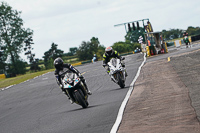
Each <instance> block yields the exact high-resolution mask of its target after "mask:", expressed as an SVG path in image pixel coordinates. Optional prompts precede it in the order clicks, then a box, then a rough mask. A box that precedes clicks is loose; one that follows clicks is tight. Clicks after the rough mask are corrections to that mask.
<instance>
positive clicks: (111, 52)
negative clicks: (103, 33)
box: [103, 46, 128, 76]
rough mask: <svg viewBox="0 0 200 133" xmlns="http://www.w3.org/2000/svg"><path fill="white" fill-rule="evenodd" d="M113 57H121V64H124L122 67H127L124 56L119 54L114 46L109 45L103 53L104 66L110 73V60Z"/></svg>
mask: <svg viewBox="0 0 200 133" xmlns="http://www.w3.org/2000/svg"><path fill="white" fill-rule="evenodd" d="M112 58H118V59H120V61H121V64H122V67H125V63H124V61H123V60H124V59H125V58H124V57H122V56H120V55H119V54H118V52H117V51H114V50H113V49H112V47H110V46H109V47H107V48H106V49H105V53H104V54H103V67H104V68H105V69H106V70H107V73H109V72H110V69H109V67H108V62H109V61H110V60H111V59H112ZM126 76H128V75H127V73H126Z"/></svg>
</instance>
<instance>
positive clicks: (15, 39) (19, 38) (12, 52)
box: [0, 2, 33, 74]
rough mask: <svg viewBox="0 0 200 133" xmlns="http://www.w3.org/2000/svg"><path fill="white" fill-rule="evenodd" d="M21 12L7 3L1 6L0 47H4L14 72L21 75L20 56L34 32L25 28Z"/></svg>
mask: <svg viewBox="0 0 200 133" xmlns="http://www.w3.org/2000/svg"><path fill="white" fill-rule="evenodd" d="M20 14H21V12H18V11H17V10H13V9H12V7H11V6H9V5H8V4H7V3H4V2H2V3H1V5H0V46H1V47H4V54H5V56H6V57H8V58H10V61H11V63H12V68H13V69H12V72H13V73H16V74H19V73H20V72H22V71H21V70H20V69H24V68H22V66H20V65H19V62H21V61H20V56H19V54H20V53H21V52H22V49H23V42H24V40H25V38H26V37H28V36H29V35H32V34H33V31H32V30H30V29H29V28H28V29H25V28H23V27H22V26H23V20H22V19H21V17H20Z"/></svg>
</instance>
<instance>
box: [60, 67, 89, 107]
mask: <svg viewBox="0 0 200 133" xmlns="http://www.w3.org/2000/svg"><path fill="white" fill-rule="evenodd" d="M60 75H61V82H62V84H63V88H64V90H65V91H66V95H68V96H69V97H70V99H71V100H72V101H73V102H75V103H76V104H78V105H80V106H82V107H83V108H87V107H88V105H89V103H88V94H87V91H86V87H85V85H84V84H83V82H82V81H81V79H80V78H79V76H78V75H77V74H76V73H73V72H71V71H68V70H67V71H61V73H60Z"/></svg>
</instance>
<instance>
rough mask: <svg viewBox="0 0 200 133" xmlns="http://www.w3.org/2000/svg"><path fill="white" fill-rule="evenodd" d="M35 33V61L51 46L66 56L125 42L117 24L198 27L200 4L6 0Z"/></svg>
mask: <svg viewBox="0 0 200 133" xmlns="http://www.w3.org/2000/svg"><path fill="white" fill-rule="evenodd" d="M6 2H7V3H8V5H10V6H11V7H12V8H13V9H14V10H17V11H22V14H21V18H22V19H23V21H24V28H30V29H32V30H33V31H34V35H33V42H34V43H35V44H34V46H33V48H34V53H35V54H36V58H40V59H42V56H44V52H46V51H48V50H49V49H50V47H51V44H52V43H56V44H58V49H61V50H63V51H64V52H65V53H67V52H69V48H71V47H79V46H80V45H81V43H82V41H89V40H90V39H91V38H92V37H97V38H98V39H99V41H100V43H101V44H103V45H104V46H111V45H113V43H115V42H118V41H124V36H125V34H126V31H125V27H124V26H119V27H114V25H116V24H121V23H125V22H131V21H136V20H141V19H146V18H149V20H150V22H151V24H152V27H153V30H154V31H162V30H163V29H166V30H169V29H173V28H179V29H184V30H186V29H187V27H188V26H194V27H197V26H200V0H6Z"/></svg>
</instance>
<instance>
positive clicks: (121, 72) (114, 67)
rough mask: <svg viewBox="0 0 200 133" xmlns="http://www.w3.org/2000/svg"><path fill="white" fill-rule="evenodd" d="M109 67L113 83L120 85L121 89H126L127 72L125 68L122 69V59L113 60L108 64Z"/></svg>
mask: <svg viewBox="0 0 200 133" xmlns="http://www.w3.org/2000/svg"><path fill="white" fill-rule="evenodd" d="M108 67H109V69H110V72H109V75H110V77H111V79H112V81H113V82H115V83H116V84H118V85H119V86H120V87H121V88H124V87H125V81H126V76H125V75H126V70H125V68H124V67H122V64H121V62H120V59H117V58H112V59H111V60H110V61H109V62H108Z"/></svg>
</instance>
